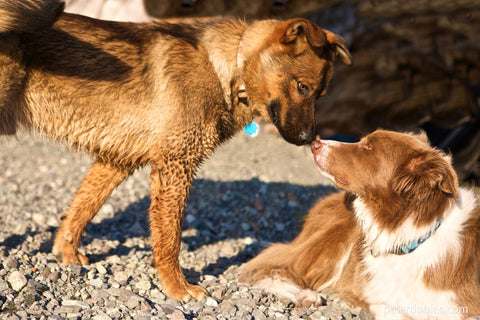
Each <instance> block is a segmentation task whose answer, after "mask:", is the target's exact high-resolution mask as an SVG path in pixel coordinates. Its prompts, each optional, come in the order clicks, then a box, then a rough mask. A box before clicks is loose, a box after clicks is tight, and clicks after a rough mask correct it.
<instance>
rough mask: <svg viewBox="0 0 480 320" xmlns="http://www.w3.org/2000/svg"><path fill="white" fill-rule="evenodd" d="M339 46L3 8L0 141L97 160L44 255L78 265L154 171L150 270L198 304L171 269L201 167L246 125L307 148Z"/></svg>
mask: <svg viewBox="0 0 480 320" xmlns="http://www.w3.org/2000/svg"><path fill="white" fill-rule="evenodd" d="M336 56H339V57H340V58H341V59H342V61H344V62H345V63H347V64H350V54H349V53H348V50H347V49H346V48H345V45H344V43H343V39H341V38H340V37H338V36H337V35H335V34H333V33H331V32H329V31H327V30H323V29H321V28H320V27H318V26H316V25H315V24H313V23H311V22H310V21H308V20H306V19H292V20H288V21H278V20H263V21H256V22H252V23H246V22H245V21H243V20H239V19H232V18H229V19H227V18H225V19H223V18H217V19H209V20H205V19H203V20H198V21H189V22H188V23H166V22H152V23H138V24H135V23H125V22H112V21H103V20H97V19H91V18H88V17H84V16H80V15H75V14H69V13H64V12H63V3H62V2H61V1H57V0H0V135H1V134H15V132H16V131H17V130H18V129H21V128H24V129H29V130H33V131H37V132H42V133H44V134H45V135H47V136H48V137H50V138H52V139H54V140H57V141H61V142H65V143H66V144H68V145H69V146H71V147H72V148H74V149H77V150H82V151H85V152H87V153H89V154H90V155H91V156H92V157H93V158H94V163H93V164H92V166H91V167H90V170H89V172H88V174H87V175H86V177H85V179H84V180H83V183H82V185H81V186H80V188H79V190H78V192H77V193H76V195H75V198H74V199H73V201H72V204H71V205H70V207H69V209H68V210H67V212H66V213H65V215H64V219H63V221H62V225H61V227H60V228H59V230H58V232H57V236H56V239H55V244H54V246H53V252H54V253H55V254H56V255H57V256H58V257H59V260H61V261H62V262H63V263H65V264H70V263H77V264H87V263H88V259H87V257H86V256H85V255H83V254H81V253H79V252H78V246H79V244H80V238H81V235H82V232H83V230H84V229H85V227H86V226H87V224H88V223H89V222H90V220H91V219H92V218H93V217H94V216H95V214H96V213H97V212H98V210H99V208H100V207H101V206H102V204H103V203H104V202H105V200H106V199H107V198H108V196H109V195H110V193H111V192H112V190H113V189H114V188H115V187H116V186H118V185H119V184H120V183H121V182H122V181H123V180H125V179H126V178H127V177H128V176H129V175H130V174H131V173H132V172H134V171H135V170H136V169H137V168H138V167H141V166H145V165H150V166H151V188H150V199H151V204H150V209H149V216H150V221H151V224H150V226H151V232H152V247H153V260H154V262H155V265H156V268H157V270H158V273H159V275H160V277H161V279H162V286H163V289H164V291H165V292H166V294H167V295H168V296H170V297H173V298H176V299H181V300H187V299H189V298H190V297H194V298H196V299H201V298H203V297H204V296H205V292H204V290H203V289H202V288H200V287H199V286H194V285H191V284H189V283H187V281H186V279H185V276H184V275H183V273H182V270H181V268H180V264H179V262H178V255H179V251H180V242H181V241H180V237H181V223H182V217H183V211H184V208H185V205H186V202H187V198H188V194H189V190H190V187H191V185H192V181H193V179H194V176H195V172H196V169H197V167H198V166H199V164H200V163H201V162H202V161H203V160H204V159H206V158H207V157H208V156H209V155H211V154H212V153H213V151H214V150H215V148H217V147H218V146H219V145H220V144H221V143H223V142H225V141H228V140H229V139H230V138H231V137H232V136H233V135H234V134H236V133H237V132H239V131H241V130H242V128H243V127H245V126H246V125H248V124H249V123H251V122H252V120H253V119H255V118H263V119H265V120H267V121H270V122H273V124H274V125H275V126H276V127H277V128H278V130H279V132H280V133H281V135H282V136H283V138H284V139H285V140H287V141H288V142H291V143H294V144H297V145H302V144H309V143H311V142H312V140H313V139H314V136H315V134H314V132H315V128H314V110H315V108H314V102H315V99H316V98H318V97H319V96H321V95H324V94H325V93H326V90H327V87H328V83H329V82H330V79H331V77H332V75H333V61H334V59H335V57H336Z"/></svg>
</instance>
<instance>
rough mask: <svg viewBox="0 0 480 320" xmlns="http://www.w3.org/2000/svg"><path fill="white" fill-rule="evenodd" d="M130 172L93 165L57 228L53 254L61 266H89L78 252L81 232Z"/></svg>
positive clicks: (86, 260)
mask: <svg viewBox="0 0 480 320" xmlns="http://www.w3.org/2000/svg"><path fill="white" fill-rule="evenodd" d="M130 172H132V170H127V169H125V168H119V167H115V166H112V165H109V164H104V163H102V162H99V161H97V162H95V163H93V164H92V166H91V167H90V169H89V171H88V173H87V175H86V176H85V178H84V179H83V182H82V185H81V186H80V188H79V189H78V191H77V193H76V194H75V197H74V198H73V201H72V204H71V205H70V207H69V208H68V210H67V212H66V213H65V214H64V216H63V221H62V225H61V226H60V228H59V229H58V232H57V236H56V238H55V243H54V245H53V253H54V254H55V255H56V256H57V257H58V259H59V260H61V262H62V263H63V264H71V263H76V264H80V265H86V264H88V259H87V257H86V256H84V255H83V254H81V253H78V245H79V243H80V238H81V236H82V233H83V230H84V229H85V227H86V226H87V225H88V223H89V222H90V220H92V219H93V217H94V216H95V214H96V213H97V212H98V210H99V209H100V207H101V206H102V204H103V203H104V202H105V200H107V198H108V196H109V195H110V193H111V192H112V191H113V189H115V187H116V186H118V184H119V183H120V182H122V181H123V179H125V178H126V177H127V176H128V175H129V174H130Z"/></svg>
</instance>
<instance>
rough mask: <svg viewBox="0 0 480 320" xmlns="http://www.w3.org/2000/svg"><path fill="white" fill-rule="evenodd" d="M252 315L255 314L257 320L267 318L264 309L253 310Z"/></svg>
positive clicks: (254, 317)
mask: <svg viewBox="0 0 480 320" xmlns="http://www.w3.org/2000/svg"><path fill="white" fill-rule="evenodd" d="M252 316H253V319H255V320H266V319H267V317H266V316H265V314H264V313H263V312H262V311H260V310H259V309H256V310H253V312H252Z"/></svg>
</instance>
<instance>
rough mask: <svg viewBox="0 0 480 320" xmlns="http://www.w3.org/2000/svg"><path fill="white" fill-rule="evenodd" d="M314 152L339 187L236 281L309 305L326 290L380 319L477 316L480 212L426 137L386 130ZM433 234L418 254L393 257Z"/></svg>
mask: <svg viewBox="0 0 480 320" xmlns="http://www.w3.org/2000/svg"><path fill="white" fill-rule="evenodd" d="M312 151H313V153H314V157H315V161H316V162H317V164H318V166H319V167H320V169H321V170H322V172H324V173H325V175H326V176H327V177H328V178H330V179H331V180H332V182H334V183H335V184H336V185H337V186H338V187H339V188H341V189H344V191H341V192H339V193H335V194H332V195H330V196H327V197H325V199H322V200H320V201H319V202H318V203H317V204H316V205H315V206H314V207H313V208H312V209H311V210H310V212H309V213H308V215H307V217H306V220H305V224H304V227H303V230H302V232H301V233H300V234H299V235H298V237H297V238H296V239H295V240H293V241H292V242H291V243H289V244H274V245H272V246H271V247H269V248H267V249H266V250H265V251H263V252H262V253H260V254H259V255H258V256H257V257H256V258H254V259H253V260H252V261H250V262H248V263H247V264H246V265H244V266H243V267H242V275H241V279H242V280H247V281H250V282H252V283H254V284H256V285H257V286H259V287H261V288H264V289H266V290H269V291H272V292H274V293H276V294H279V295H285V296H286V297H288V298H289V299H291V300H293V301H294V302H297V303H301V304H305V305H309V304H312V303H317V302H318V301H319V299H318V297H316V296H315V295H314V294H313V291H320V290H323V289H326V288H328V289H332V290H334V291H336V292H338V293H339V294H340V296H341V297H342V299H344V300H345V301H346V302H348V303H349V304H351V305H352V306H356V307H363V308H368V309H369V310H370V311H372V312H373V313H374V314H375V316H376V318H377V319H404V318H409V319H410V318H413V319H464V318H467V317H468V316H471V315H478V314H480V208H479V206H478V200H477V198H476V196H475V193H474V192H473V191H471V190H469V189H465V188H459V187H458V182H457V177H456V174H455V172H454V171H453V169H452V167H451V164H450V157H448V156H446V155H444V154H443V153H442V152H440V151H438V150H435V149H433V148H431V147H430V145H429V144H428V141H427V140H426V138H425V136H424V135H414V134H402V133H394V132H388V131H376V132H374V133H372V134H370V135H368V136H366V137H365V138H363V139H362V140H361V141H360V142H359V143H354V144H347V143H340V142H335V141H317V142H314V143H312ZM440 220H441V225H440V227H439V228H438V229H437V230H436V231H434V230H433V229H434V227H435V226H436V225H437V224H438V222H439V221H440ZM429 232H432V234H431V236H430V237H429V238H428V239H427V240H425V242H423V243H422V244H421V245H420V246H418V247H417V248H416V249H415V250H414V251H412V252H410V253H407V254H397V253H395V252H397V251H395V249H397V248H398V247H399V246H401V245H408V244H409V243H412V242H413V241H415V240H418V239H421V238H423V237H425V235H426V234H428V233H429ZM302 289H306V291H303V290H302Z"/></svg>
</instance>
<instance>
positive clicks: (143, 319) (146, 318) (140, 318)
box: [135, 310, 152, 320]
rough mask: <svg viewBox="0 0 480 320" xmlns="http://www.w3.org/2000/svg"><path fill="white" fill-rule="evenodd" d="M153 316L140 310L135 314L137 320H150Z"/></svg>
mask: <svg viewBox="0 0 480 320" xmlns="http://www.w3.org/2000/svg"><path fill="white" fill-rule="evenodd" d="M151 318H152V314H151V313H150V312H148V311H145V310H140V311H137V312H136V313H135V320H150V319H151Z"/></svg>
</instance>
